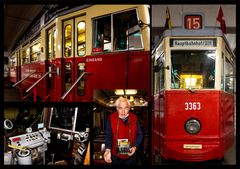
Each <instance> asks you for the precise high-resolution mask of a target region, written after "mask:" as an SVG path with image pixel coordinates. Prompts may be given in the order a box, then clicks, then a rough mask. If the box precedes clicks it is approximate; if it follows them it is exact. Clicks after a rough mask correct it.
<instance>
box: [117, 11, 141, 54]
mask: <svg viewBox="0 0 240 169" xmlns="http://www.w3.org/2000/svg"><path fill="white" fill-rule="evenodd" d="M113 30H114V41H113V46H114V50H124V49H127V48H128V47H129V49H138V48H142V41H141V33H140V28H139V26H138V19H137V14H136V10H131V11H127V12H122V13H118V14H114V15H113ZM128 41H129V42H128ZM128 43H129V46H128Z"/></svg>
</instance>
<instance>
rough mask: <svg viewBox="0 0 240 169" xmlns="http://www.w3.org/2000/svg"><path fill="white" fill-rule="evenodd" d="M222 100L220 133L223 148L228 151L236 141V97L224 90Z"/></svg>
mask: <svg viewBox="0 0 240 169" xmlns="http://www.w3.org/2000/svg"><path fill="white" fill-rule="evenodd" d="M220 100H221V101H220V103H219V104H220V105H219V106H220V112H221V114H220V116H221V118H220V120H221V123H220V125H221V126H220V128H221V133H220V134H221V142H222V145H223V146H222V149H223V152H226V151H227V150H228V149H229V148H230V147H231V146H232V145H233V143H234V97H233V95H231V94H228V93H226V92H223V91H222V92H221V98H220Z"/></svg>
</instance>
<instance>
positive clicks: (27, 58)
mask: <svg viewBox="0 0 240 169" xmlns="http://www.w3.org/2000/svg"><path fill="white" fill-rule="evenodd" d="M29 55H30V49H29V48H25V49H23V52H22V64H27V63H30V56H29Z"/></svg>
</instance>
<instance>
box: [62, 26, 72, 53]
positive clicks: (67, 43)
mask: <svg viewBox="0 0 240 169" xmlns="http://www.w3.org/2000/svg"><path fill="white" fill-rule="evenodd" d="M64 39H65V40H64V49H65V52H64V53H65V57H69V56H71V55H72V26H71V25H67V26H66V27H65V34H64Z"/></svg>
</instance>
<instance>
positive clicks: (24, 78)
mask: <svg viewBox="0 0 240 169" xmlns="http://www.w3.org/2000/svg"><path fill="white" fill-rule="evenodd" d="M34 73H36V71H35V72H32V73H30V74H29V75H28V76H26V77H25V78H23V79H21V80H19V81H18V82H17V83H15V84H14V85H12V87H15V86H17V85H18V84H19V83H21V82H22V81H24V80H25V79H27V78H28V77H29V76H31V75H32V74H34Z"/></svg>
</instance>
